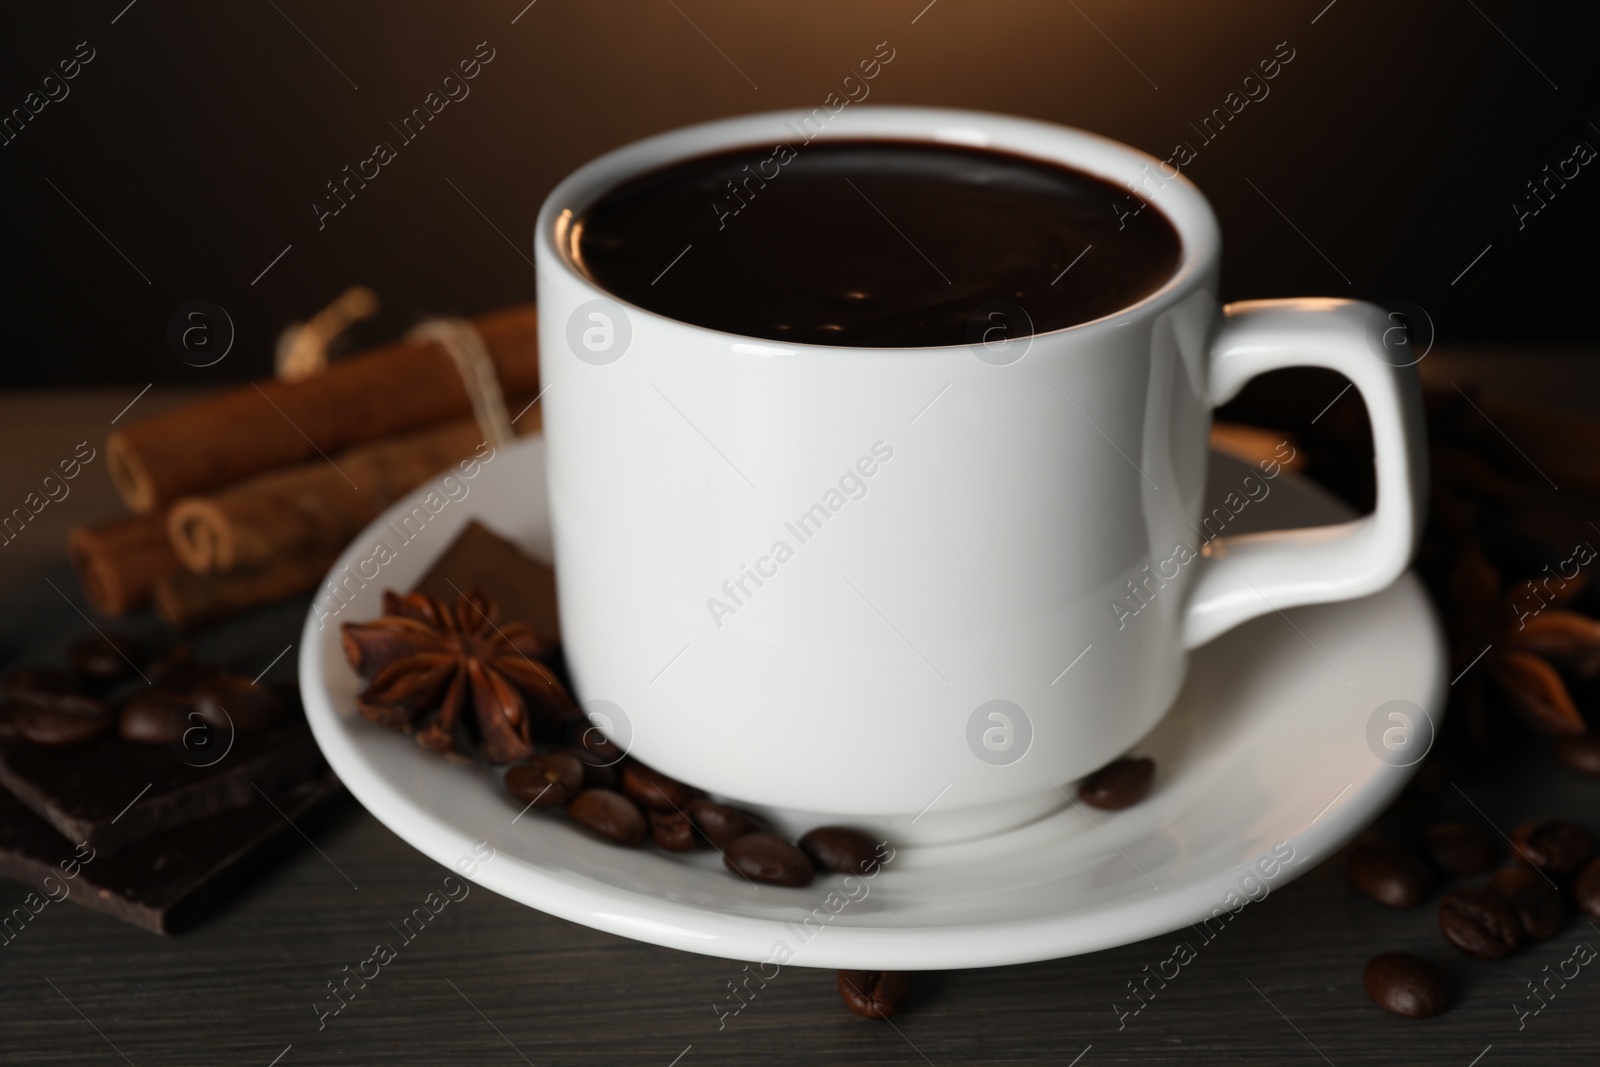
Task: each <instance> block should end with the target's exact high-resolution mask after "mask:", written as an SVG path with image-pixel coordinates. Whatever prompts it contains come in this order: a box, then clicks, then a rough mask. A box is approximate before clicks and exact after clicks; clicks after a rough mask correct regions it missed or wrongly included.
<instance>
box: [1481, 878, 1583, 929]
mask: <svg viewBox="0 0 1600 1067" xmlns="http://www.w3.org/2000/svg"><path fill="white" fill-rule="evenodd" d="M1489 892H1491V893H1493V894H1495V895H1496V896H1498V897H1499V898H1500V899H1502V900H1504V901H1505V902H1506V903H1507V904H1510V905H1511V910H1512V911H1514V912H1516V913H1517V921H1518V922H1519V923H1521V924H1522V932H1523V933H1524V934H1526V935H1527V937H1528V940H1529V941H1543V940H1544V939H1545V938H1547V937H1554V936H1555V935H1556V932H1557V931H1559V930H1560V929H1561V923H1562V922H1563V920H1565V919H1566V917H1567V902H1566V900H1565V898H1563V897H1562V895H1561V891H1560V890H1559V889H1557V888H1556V887H1555V886H1554V885H1552V884H1550V878H1549V876H1548V875H1546V874H1544V873H1542V872H1540V871H1536V870H1534V869H1533V868H1532V867H1524V866H1522V865H1521V864H1516V865H1515V866H1511V867H1502V868H1501V869H1500V870H1498V871H1496V872H1494V877H1493V878H1491V879H1489Z"/></svg>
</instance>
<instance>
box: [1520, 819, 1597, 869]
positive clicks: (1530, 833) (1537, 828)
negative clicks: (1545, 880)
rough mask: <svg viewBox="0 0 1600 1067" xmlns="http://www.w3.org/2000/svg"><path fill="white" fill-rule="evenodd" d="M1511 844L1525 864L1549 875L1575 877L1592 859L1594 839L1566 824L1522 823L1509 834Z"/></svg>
mask: <svg viewBox="0 0 1600 1067" xmlns="http://www.w3.org/2000/svg"><path fill="white" fill-rule="evenodd" d="M1511 844H1512V845H1513V846H1514V847H1515V849H1516V852H1517V854H1518V856H1519V858H1521V859H1522V860H1523V861H1524V862H1526V863H1530V864H1532V865H1533V866H1535V867H1537V868H1539V869H1540V870H1541V871H1544V872H1546V873H1548V874H1555V875H1567V874H1574V873H1576V872H1577V870H1578V868H1580V867H1582V866H1583V865H1584V864H1585V863H1587V862H1589V857H1590V856H1592V855H1594V837H1593V835H1591V834H1590V833H1589V831H1587V830H1585V829H1584V828H1583V827H1581V826H1574V825H1572V824H1571V823H1567V822H1555V821H1546V822H1530V823H1523V824H1522V825H1521V826H1519V827H1517V828H1516V829H1515V830H1513V831H1512V832H1511Z"/></svg>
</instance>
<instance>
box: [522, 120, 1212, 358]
mask: <svg viewBox="0 0 1600 1067" xmlns="http://www.w3.org/2000/svg"><path fill="white" fill-rule="evenodd" d="M822 110H824V109H821V108H818V109H815V111H822ZM815 111H803V110H798V109H795V110H782V111H764V112H756V113H751V114H745V115H737V116H734V117H731V118H723V119H713V120H711V121H708V122H700V123H695V124H693V125H689V126H682V127H679V128H677V129H673V130H668V131H666V132H664V133H658V134H653V135H651V136H649V137H645V138H641V139H639V140H636V141H633V142H630V143H628V144H625V145H622V146H621V147H618V148H614V149H612V150H610V151H608V152H605V153H603V154H602V155H599V156H596V157H595V158H594V159H591V160H590V161H589V162H587V163H585V164H583V165H582V166H580V167H579V168H578V169H576V170H574V171H573V172H572V173H570V174H569V175H567V177H565V178H564V179H562V180H561V181H560V182H558V183H557V184H556V187H555V188H554V189H552V190H551V191H550V194H549V195H548V196H547V197H546V198H545V200H544V203H543V204H542V205H541V206H540V209H539V215H538V218H537V221H536V222H535V224H534V235H533V245H534V259H535V264H536V266H535V271H536V273H538V274H539V281H540V282H547V281H548V279H547V278H546V277H545V276H544V274H543V271H544V270H545V269H553V270H558V271H560V272H561V273H562V274H563V275H564V276H565V279H566V281H567V282H569V283H571V284H575V285H577V286H579V287H580V288H582V289H586V290H588V292H589V294H590V297H591V298H598V299H605V300H611V301H614V302H615V303H617V304H618V305H620V306H622V307H625V308H627V309H628V313H629V315H630V316H642V317H643V318H644V319H645V320H646V321H649V322H652V323H655V324H657V325H658V326H660V327H663V328H668V329H671V328H677V329H682V330H689V331H693V332H694V333H696V334H702V335H705V334H709V335H714V336H719V337H722V338H726V339H728V341H729V342H731V343H732V344H736V345H739V346H740V348H739V350H742V351H744V352H745V353H747V354H748V353H754V354H760V355H764V356H779V355H788V354H791V353H793V354H800V353H804V354H805V355H806V356H807V357H808V358H816V357H819V356H823V355H849V356H862V355H872V354H882V355H890V354H896V353H906V352H925V353H938V352H965V351H968V350H970V349H971V348H972V343H971V342H968V343H963V344H952V345H896V346H882V345H875V346H854V345H824V344H816V343H813V342H809V341H782V340H775V339H773V338H770V337H756V336H752V335H749V334H741V333H734V332H731V331H728V330H722V329H718V328H717V327H714V326H701V325H698V324H696V323H692V322H685V321H684V320H682V319H676V318H673V317H672V316H670V315H664V314H662V313H661V312H658V311H652V310H651V309H649V308H646V307H643V306H641V305H638V304H635V303H633V302H632V301H630V300H627V299H625V298H624V297H622V296H619V295H618V294H616V293H613V292H611V291H610V290H609V289H606V288H604V287H603V286H601V285H599V284H598V283H597V282H595V281H594V280H593V279H592V278H590V277H589V276H588V275H587V274H586V273H584V271H583V270H581V269H580V268H579V267H578V265H577V264H576V263H574V262H573V261H572V260H571V258H570V257H569V256H568V255H567V252H566V249H565V247H564V246H565V245H566V240H565V234H566V227H567V226H568V225H569V224H570V222H571V221H572V220H573V219H574V218H576V217H577V216H578V215H580V214H581V213H582V212H583V211H584V210H586V209H587V208H588V207H589V206H590V205H592V204H593V203H594V202H595V201H597V200H598V199H599V198H600V197H602V196H604V195H605V194H606V193H608V192H610V191H611V190H612V189H614V188H616V187H617V186H618V185H620V184H621V183H623V182H625V181H628V180H630V179H632V178H634V177H637V176H639V175H641V174H645V173H648V172H649V171H652V170H655V169H658V168H660V167H663V166H668V165H670V164H672V163H675V162H678V161H680V160H685V159H692V158H694V157H695V156H700V155H707V154H710V153H713V152H719V151H724V150H727V149H735V148H739V147H742V146H751V147H758V146H759V147H765V146H766V144H767V143H768V142H770V141H772V139H773V138H774V137H778V138H779V139H780V140H781V139H784V138H783V137H782V133H783V131H784V130H785V126H784V123H785V122H787V123H790V124H793V123H794V122H795V121H796V120H798V119H799V118H801V117H802V116H805V117H810V116H811V115H813V114H814V113H815ZM862 138H881V139H883V140H903V141H909V142H922V143H934V144H955V145H962V146H966V147H975V148H991V149H996V150H999V151H1004V152H1008V153H1012V154H1015V155H1021V156H1026V157H1029V158H1032V159H1037V160H1040V161H1042V162H1046V163H1055V164H1058V165H1066V166H1069V167H1073V168H1075V169H1078V170H1082V171H1084V172H1086V173H1088V174H1091V175H1094V176H1095V177H1099V178H1102V179H1104V180H1106V181H1109V182H1111V183H1112V184H1113V185H1117V186H1121V187H1126V188H1129V189H1130V190H1132V184H1131V183H1132V182H1133V181H1134V180H1135V179H1140V180H1154V181H1156V182H1159V183H1160V184H1159V185H1158V186H1157V187H1156V188H1155V189H1153V190H1152V189H1149V188H1144V189H1141V190H1139V195H1140V196H1142V197H1143V199H1145V200H1146V201H1147V202H1149V203H1150V204H1151V205H1153V206H1154V207H1155V208H1156V209H1157V210H1159V211H1160V212H1161V213H1162V214H1163V215H1165V216H1166V218H1167V220H1168V221H1169V222H1170V223H1171V224H1172V226H1173V229H1175V230H1176V231H1177V233H1178V238H1179V243H1180V257H1179V262H1178V266H1177V268H1176V269H1175V270H1174V271H1173V272H1172V273H1171V275H1169V276H1168V278H1167V279H1166V281H1165V282H1163V283H1162V284H1161V285H1160V286H1159V287H1158V288H1156V289H1155V290H1153V291H1151V292H1149V293H1147V294H1145V295H1144V296H1143V297H1141V298H1140V299H1138V300H1136V301H1134V302H1133V303H1131V304H1125V305H1123V306H1122V307H1119V308H1117V309H1116V310H1115V311H1112V312H1109V313H1107V314H1105V315H1101V316H1099V317H1098V318H1094V319H1088V320H1085V321H1084V322H1079V323H1075V324H1073V325H1071V326H1063V327H1061V328H1059V329H1055V330H1047V331H1042V332H1038V333H1033V334H1030V335H1028V337H1027V338H1018V340H1019V341H1022V340H1026V341H1028V342H1029V343H1030V344H1031V343H1034V342H1038V341H1041V340H1046V339H1053V338H1058V337H1065V336H1068V335H1072V336H1075V337H1093V336H1095V335H1097V334H1099V333H1101V332H1104V331H1107V330H1112V329H1116V328H1118V327H1120V326H1125V325H1127V324H1128V323H1129V322H1131V321H1133V319H1134V318H1138V317H1143V316H1146V315H1151V314H1154V313H1157V312H1159V311H1161V310H1163V309H1165V308H1167V307H1170V306H1172V305H1174V304H1176V303H1178V302H1179V301H1181V300H1182V299H1183V298H1184V297H1186V296H1187V295H1188V294H1189V293H1190V292H1191V291H1192V290H1193V289H1194V288H1195V287H1197V286H1198V285H1200V284H1201V283H1202V281H1203V280H1204V279H1206V278H1208V277H1213V276H1214V275H1215V273H1216V268H1217V261H1218V259H1219V258H1220V254H1221V233H1220V227H1219V225H1218V223H1217V218H1216V214H1215V212H1214V211H1213V210H1212V207H1211V204H1210V202H1209V201H1207V200H1206V198H1205V195H1204V194H1203V193H1201V191H1200V190H1199V188H1198V187H1196V186H1195V184H1194V183H1193V182H1192V181H1190V180H1189V178H1188V177H1187V176H1186V175H1184V174H1183V173H1182V172H1181V171H1180V172H1179V173H1177V174H1174V175H1171V176H1168V175H1167V174H1165V173H1164V172H1163V171H1162V169H1161V168H1163V167H1164V166H1166V164H1164V163H1163V162H1162V161H1161V160H1159V159H1157V158H1156V157H1154V156H1152V155H1149V154H1148V153H1145V152H1142V151H1140V150H1139V149H1137V148H1134V147H1132V146H1130V145H1126V144H1123V143H1122V142H1120V141H1116V140H1113V139H1112V138H1109V137H1105V136H1103V135H1101V134H1097V133H1092V132H1090V131H1087V130H1082V129H1078V128H1077V127H1073V126H1067V125H1063V124H1060V123H1054V122H1045V121H1041V120H1038V119H1027V118H1021V117H1018V116H1014V115H1005V114H1001V113H999V112H990V111H977V110H968V109H962V108H938V107H920V106H898V105H896V106H889V105H871V104H869V105H862V106H852V107H847V108H846V109H845V110H843V111H840V112H838V113H836V114H833V115H832V117H831V119H830V120H829V123H828V125H827V126H826V127H825V128H824V129H822V130H821V131H820V132H819V133H817V134H815V135H814V136H813V137H811V138H809V139H808V140H807V141H806V142H805V143H806V144H809V143H810V142H811V141H812V140H859V139H862ZM795 151H804V145H802V146H801V147H800V148H798V149H795ZM1174 169H1176V168H1174ZM536 284H537V283H536ZM736 351H737V350H736Z"/></svg>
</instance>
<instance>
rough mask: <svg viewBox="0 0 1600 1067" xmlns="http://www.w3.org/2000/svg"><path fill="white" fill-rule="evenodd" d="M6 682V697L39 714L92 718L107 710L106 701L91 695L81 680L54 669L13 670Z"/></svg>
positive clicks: (103, 713) (7, 676) (31, 668)
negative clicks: (45, 712)
mask: <svg viewBox="0 0 1600 1067" xmlns="http://www.w3.org/2000/svg"><path fill="white" fill-rule="evenodd" d="M5 681H6V696H7V697H8V698H10V700H11V701H12V702H13V703H17V704H26V705H27V706H28V707H30V708H34V709H36V710H39V711H53V712H60V713H62V714H66V715H91V716H102V715H105V714H106V711H107V708H106V704H105V702H104V701H102V700H100V699H98V698H97V697H95V696H93V695H92V694H91V693H89V691H88V689H87V688H86V687H85V686H84V684H83V683H82V682H81V681H80V680H78V679H77V678H74V677H73V676H72V675H70V674H68V673H67V672H66V671H58V670H56V669H54V668H53V667H28V668H24V669H22V670H20V671H12V672H11V673H10V674H8V675H6V680H5Z"/></svg>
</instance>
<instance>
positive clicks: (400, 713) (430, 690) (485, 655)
mask: <svg viewBox="0 0 1600 1067" xmlns="http://www.w3.org/2000/svg"><path fill="white" fill-rule="evenodd" d="M496 614H497V613H496V609H495V606H494V604H493V603H492V602H490V601H489V599H488V598H487V597H485V596H483V595H482V594H481V593H479V592H477V591H476V590H474V591H473V592H471V593H467V594H465V595H463V596H462V597H461V598H460V600H458V601H457V602H456V604H455V606H454V607H453V608H452V607H451V606H449V605H447V604H445V603H444V602H443V601H441V600H436V599H434V598H433V597H430V596H427V595H425V594H422V593H409V594H407V595H405V596H400V595H397V594H395V593H392V592H387V591H386V592H385V593H384V594H383V615H382V616H381V617H379V618H377V619H374V620H372V621H371V622H359V623H348V622H347V623H345V624H344V625H343V627H342V628H341V635H342V642H343V645H344V653H345V658H347V659H348V660H349V661H350V666H352V667H353V668H355V670H356V673H358V674H360V675H361V676H362V677H363V678H365V679H366V680H367V684H366V687H365V688H364V689H363V690H362V692H361V694H360V696H359V697H357V699H356V706H357V708H359V709H360V711H361V714H362V715H364V716H365V717H366V718H368V719H370V720H371V721H372V722H375V723H377V724H378V725H379V726H385V727H388V728H389V729H391V730H404V731H405V732H407V733H414V734H416V737H417V741H418V742H419V743H421V744H422V745H424V746H426V747H428V748H431V749H433V750H435V751H437V752H449V751H457V752H463V753H466V754H469V755H471V754H475V755H477V756H479V757H481V758H482V759H483V760H485V761H487V762H489V763H512V762H515V761H517V760H522V759H526V758H528V757H529V756H531V755H533V742H532V736H531V726H532V723H531V721H530V719H531V717H533V716H541V717H543V718H545V719H548V720H552V721H564V720H566V719H568V718H571V717H573V716H575V715H577V714H578V711H577V709H576V707H575V706H574V705H573V702H572V698H571V697H570V696H569V695H568V694H567V690H566V687H565V686H563V685H562V684H561V682H560V681H559V680H558V679H557V678H556V676H555V675H554V674H553V673H551V671H550V668H549V667H547V666H545V664H544V663H543V662H541V661H540V657H541V656H544V655H548V653H549V652H550V649H548V648H546V647H545V646H544V645H543V644H542V643H541V642H540V641H539V639H538V638H537V637H535V636H534V633H533V630H532V628H531V627H529V626H528V625H526V624H524V623H516V622H512V623H506V624H505V625H503V626H502V625H498V624H497V623H496Z"/></svg>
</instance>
